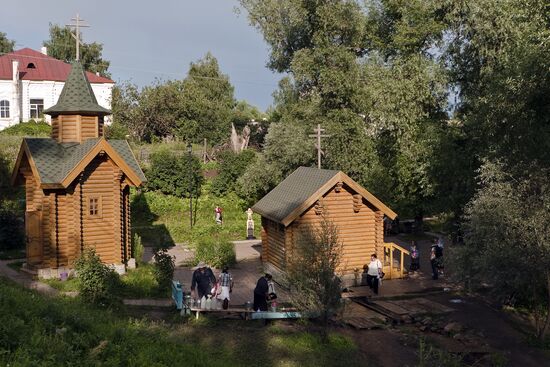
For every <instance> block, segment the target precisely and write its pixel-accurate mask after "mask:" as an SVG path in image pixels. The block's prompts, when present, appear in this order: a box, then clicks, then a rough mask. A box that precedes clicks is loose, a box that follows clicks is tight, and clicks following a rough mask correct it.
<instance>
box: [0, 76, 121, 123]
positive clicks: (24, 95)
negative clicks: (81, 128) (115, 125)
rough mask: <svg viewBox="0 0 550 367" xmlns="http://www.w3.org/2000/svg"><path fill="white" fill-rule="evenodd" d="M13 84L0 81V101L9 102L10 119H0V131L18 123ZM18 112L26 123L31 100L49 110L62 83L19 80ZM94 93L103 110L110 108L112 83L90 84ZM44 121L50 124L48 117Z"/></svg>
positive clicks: (61, 87) (57, 95) (59, 92)
mask: <svg viewBox="0 0 550 367" xmlns="http://www.w3.org/2000/svg"><path fill="white" fill-rule="evenodd" d="M12 83H13V82H12V81H11V80H0V100H2V99H7V100H9V101H10V118H9V119H0V130H2V129H5V128H6V127H8V126H11V125H14V124H17V123H19V121H18V118H17V116H15V114H14V113H12V111H14V104H15V100H14V98H15V97H14V93H13V84H12ZM18 85H19V91H20V100H19V106H20V112H21V117H20V118H21V120H22V121H28V120H29V119H30V103H29V102H30V100H31V99H35V98H36V99H43V100H44V109H47V108H50V107H52V106H53V105H55V104H56V103H57V100H58V99H59V95H60V94H61V91H62V90H63V86H64V85H65V83H64V82H54V81H34V80H20V81H19V83H18ZM91 86H92V90H93V91H94V94H95V97H96V99H97V103H98V104H99V105H100V106H102V107H105V108H108V109H110V108H111V95H112V90H113V86H114V84H113V83H93V84H91ZM45 118H46V121H48V122H50V116H48V115H45ZM110 121H111V119H110V117H108V116H107V117H106V118H105V122H106V123H107V124H109V123H110Z"/></svg>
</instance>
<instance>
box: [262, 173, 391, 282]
mask: <svg viewBox="0 0 550 367" xmlns="http://www.w3.org/2000/svg"><path fill="white" fill-rule="evenodd" d="M252 210H253V211H254V212H256V213H258V214H260V215H261V217H262V230H261V235H262V261H263V262H264V266H265V267H266V269H267V270H268V271H272V272H275V273H277V272H284V270H285V267H286V263H287V262H288V260H289V258H290V257H291V256H292V248H293V245H294V241H295V240H296V237H297V236H298V233H299V231H300V227H302V226H306V225H313V226H315V225H316V224H318V223H319V221H320V220H321V217H322V215H323V214H324V215H326V216H327V217H328V218H329V220H330V221H332V222H333V223H334V224H336V226H337V228H338V235H339V240H340V241H341V242H342V243H343V253H342V258H341V263H340V267H341V269H340V272H341V273H342V274H343V275H344V278H348V279H349V278H350V277H353V276H354V275H353V274H354V269H360V271H362V270H363V266H364V265H365V264H368V263H369V262H370V257H371V255H372V254H373V253H376V254H377V256H378V258H379V259H380V260H381V261H384V255H385V254H388V252H385V248H388V246H386V245H387V244H385V243H384V224H383V219H384V215H386V216H387V217H389V218H390V219H394V218H395V217H396V216H397V214H396V213H394V212H393V211H392V210H391V209H390V208H388V207H387V206H386V205H384V204H383V203H382V202H381V201H380V200H378V199H377V198H376V197H375V196H374V195H372V194H371V193H370V192H368V191H367V190H366V189H365V188H363V187H361V186H360V185H359V184H358V183H356V182H355V181H354V180H352V179H351V178H350V177H349V176H347V175H346V174H344V173H343V172H341V171H335V170H326V169H317V168H310V167H300V168H298V169H297V170H296V171H294V172H293V173H291V174H290V175H289V176H288V177H287V178H286V179H285V180H283V181H282V182H281V183H280V184H279V185H278V186H277V187H275V188H274V189H273V190H272V191H270V192H269V193H268V194H267V195H266V196H264V197H263V198H262V199H261V200H260V201H258V202H257V203H256V204H255V205H254V206H253V207H252ZM392 250H393V249H392ZM388 266H389V264H388Z"/></svg>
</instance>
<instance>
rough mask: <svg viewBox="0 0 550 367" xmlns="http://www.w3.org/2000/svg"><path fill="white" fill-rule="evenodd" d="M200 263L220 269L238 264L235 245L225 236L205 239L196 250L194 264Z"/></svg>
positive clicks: (200, 241) (201, 240)
mask: <svg viewBox="0 0 550 367" xmlns="http://www.w3.org/2000/svg"><path fill="white" fill-rule="evenodd" d="M199 261H204V262H205V263H207V264H208V265H209V266H212V267H215V268H218V269H221V268H222V267H223V266H231V265H233V264H235V262H236V253H235V245H234V244H233V242H231V241H230V240H228V239H227V238H225V237H224V236H212V237H203V238H201V239H199V242H198V243H197V245H196V248H195V258H194V263H195V264H198V263H199Z"/></svg>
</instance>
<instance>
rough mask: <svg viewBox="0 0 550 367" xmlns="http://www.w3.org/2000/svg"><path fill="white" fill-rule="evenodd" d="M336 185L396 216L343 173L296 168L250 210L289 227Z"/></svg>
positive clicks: (392, 216) (392, 217)
mask: <svg viewBox="0 0 550 367" xmlns="http://www.w3.org/2000/svg"><path fill="white" fill-rule="evenodd" d="M338 182H343V183H345V184H346V185H348V186H349V187H350V188H351V189H352V190H353V191H355V192H357V193H358V194H361V196H362V197H363V198H365V199H366V200H367V201H368V202H369V203H370V204H371V205H373V206H374V207H376V208H377V209H379V210H381V211H382V212H383V213H384V214H385V215H387V216H388V217H390V218H391V219H394V218H395V217H396V216H397V214H396V213H395V212H393V211H392V210H391V209H390V208H388V207H387V206H386V205H384V204H383V203H382V202H381V201H380V200H379V199H377V198H376V197H375V196H374V195H373V194H371V193H370V192H368V191H367V190H366V189H365V188H363V187H362V186H361V185H359V184H358V183H356V182H355V181H354V180H352V179H351V178H350V177H349V176H348V175H346V174H345V173H343V172H342V171H336V170H326V169H318V168H312V167H299V168H298V169H296V170H295V171H294V172H292V173H291V174H290V175H289V176H288V177H287V178H285V179H284V180H283V181H282V182H281V183H280V184H279V185H277V186H276V187H275V188H274V189H273V190H271V191H270V192H269V193H267V195H265V196H264V197H263V198H262V199H260V201H258V202H257V203H256V204H254V206H253V207H252V210H253V211H254V212H256V213H258V214H260V215H261V216H263V217H266V218H268V219H271V220H273V221H275V222H277V223H282V224H284V225H285V226H287V225H289V224H290V223H292V221H294V219H296V218H297V217H298V216H299V215H301V214H302V213H303V212H304V211H306V210H307V208H309V207H310V206H311V205H313V204H314V203H315V202H316V201H317V200H319V198H320V197H322V196H323V195H324V194H326V193H327V192H328V191H329V190H331V189H332V188H333V187H334V186H335V185H336V184H337V183H338Z"/></svg>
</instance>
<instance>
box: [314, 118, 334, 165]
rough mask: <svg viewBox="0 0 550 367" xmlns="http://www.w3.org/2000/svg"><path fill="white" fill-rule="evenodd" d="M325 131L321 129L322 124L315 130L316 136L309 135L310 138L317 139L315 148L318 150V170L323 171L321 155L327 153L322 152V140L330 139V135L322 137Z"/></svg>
mask: <svg viewBox="0 0 550 367" xmlns="http://www.w3.org/2000/svg"><path fill="white" fill-rule="evenodd" d="M323 131H325V129H321V124H317V128H316V129H313V132H315V134H312V135H309V137H310V138H317V141H316V142H315V148H317V168H319V169H321V155H324V154H325V153H324V152H323V151H322V150H321V138H328V137H329V136H330V135H322V132H323Z"/></svg>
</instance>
